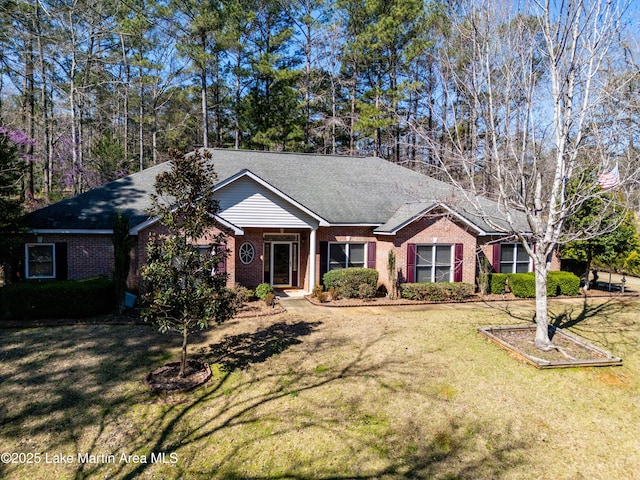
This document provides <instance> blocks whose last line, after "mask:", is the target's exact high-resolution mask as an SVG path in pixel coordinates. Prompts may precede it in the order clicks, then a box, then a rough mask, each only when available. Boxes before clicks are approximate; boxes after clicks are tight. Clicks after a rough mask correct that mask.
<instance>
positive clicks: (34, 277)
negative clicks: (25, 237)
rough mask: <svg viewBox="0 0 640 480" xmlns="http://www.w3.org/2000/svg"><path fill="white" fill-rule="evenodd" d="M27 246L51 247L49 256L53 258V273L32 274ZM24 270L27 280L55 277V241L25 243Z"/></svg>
mask: <svg viewBox="0 0 640 480" xmlns="http://www.w3.org/2000/svg"><path fill="white" fill-rule="evenodd" d="M29 247H51V258H52V259H53V262H52V263H53V274H52V275H51V276H49V275H46V276H34V275H31V272H30V270H31V269H30V268H29V266H30V263H29ZM24 258H25V261H24V270H25V278H26V279H27V280H49V279H53V278H56V244H55V243H27V244H25V246H24Z"/></svg>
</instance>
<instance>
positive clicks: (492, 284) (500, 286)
mask: <svg viewBox="0 0 640 480" xmlns="http://www.w3.org/2000/svg"><path fill="white" fill-rule="evenodd" d="M510 275H511V274H510V273H489V274H488V275H487V276H488V277H489V278H488V280H487V281H488V283H489V291H490V292H491V293H494V294H496V295H501V294H502V293H503V292H504V291H505V285H506V283H507V279H508V278H509V276H510Z"/></svg>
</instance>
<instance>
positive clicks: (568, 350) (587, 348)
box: [478, 325, 622, 368]
mask: <svg viewBox="0 0 640 480" xmlns="http://www.w3.org/2000/svg"><path fill="white" fill-rule="evenodd" d="M478 332H479V333H481V334H482V335H485V336H486V337H487V338H488V339H489V340H490V341H492V342H493V343H495V344H497V345H499V346H501V347H502V348H504V349H506V350H508V351H509V352H511V354H512V355H514V356H515V357H516V358H519V359H521V360H523V361H525V362H527V363H530V364H532V365H534V366H536V367H537V368H568V367H605V366H618V365H622V359H621V358H619V357H616V356H614V355H612V354H611V353H609V352H607V351H606V350H603V349H601V348H599V347H596V346H595V345H592V344H591V343H589V342H587V341H585V340H583V339H581V338H578V337H576V336H575V335H572V334H570V333H568V332H565V331H563V330H561V329H559V328H556V327H554V326H553V325H549V338H551V341H552V342H553V344H554V345H555V346H556V347H558V348H554V349H551V350H549V351H547V352H545V351H542V350H539V349H538V348H536V347H535V345H534V339H535V335H536V326H535V325H523V326H503V327H483V328H479V329H478Z"/></svg>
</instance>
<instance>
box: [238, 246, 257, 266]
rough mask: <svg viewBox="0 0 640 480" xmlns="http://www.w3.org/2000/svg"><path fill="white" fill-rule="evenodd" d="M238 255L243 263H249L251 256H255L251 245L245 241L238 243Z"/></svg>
mask: <svg viewBox="0 0 640 480" xmlns="http://www.w3.org/2000/svg"><path fill="white" fill-rule="evenodd" d="M238 256H239V257H240V261H241V262H242V263H243V264H245V265H249V264H250V263H251V262H253V257H254V256H255V250H254V248H253V245H251V244H250V243H249V242H245V243H243V244H242V245H240V248H239V249H238Z"/></svg>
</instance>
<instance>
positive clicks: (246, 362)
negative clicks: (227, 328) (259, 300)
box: [195, 321, 322, 372]
mask: <svg viewBox="0 0 640 480" xmlns="http://www.w3.org/2000/svg"><path fill="white" fill-rule="evenodd" d="M321 323H322V322H304V321H299V322H296V323H287V322H278V323H274V324H273V325H270V326H269V327H266V328H263V329H260V330H258V331H256V332H253V333H241V334H239V335H231V336H225V337H224V338H223V339H222V341H220V342H218V343H215V344H211V345H209V349H208V352H207V350H206V349H204V348H201V349H200V350H198V351H197V352H196V354H195V356H196V357H197V358H198V359H199V360H202V361H208V362H209V363H211V364H214V363H217V364H220V365H221V367H222V368H223V370H225V371H228V372H230V371H233V370H235V369H237V368H239V369H246V368H248V367H250V366H251V365H253V364H256V363H262V362H264V361H266V360H267V359H268V358H269V357H272V356H274V355H278V354H280V353H282V352H284V351H285V350H287V349H288V348H289V347H291V346H293V345H298V344H300V343H302V340H300V338H301V337H305V336H308V335H310V334H311V333H312V332H313V330H314V329H315V328H317V327H318V326H319V325H321Z"/></svg>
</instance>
